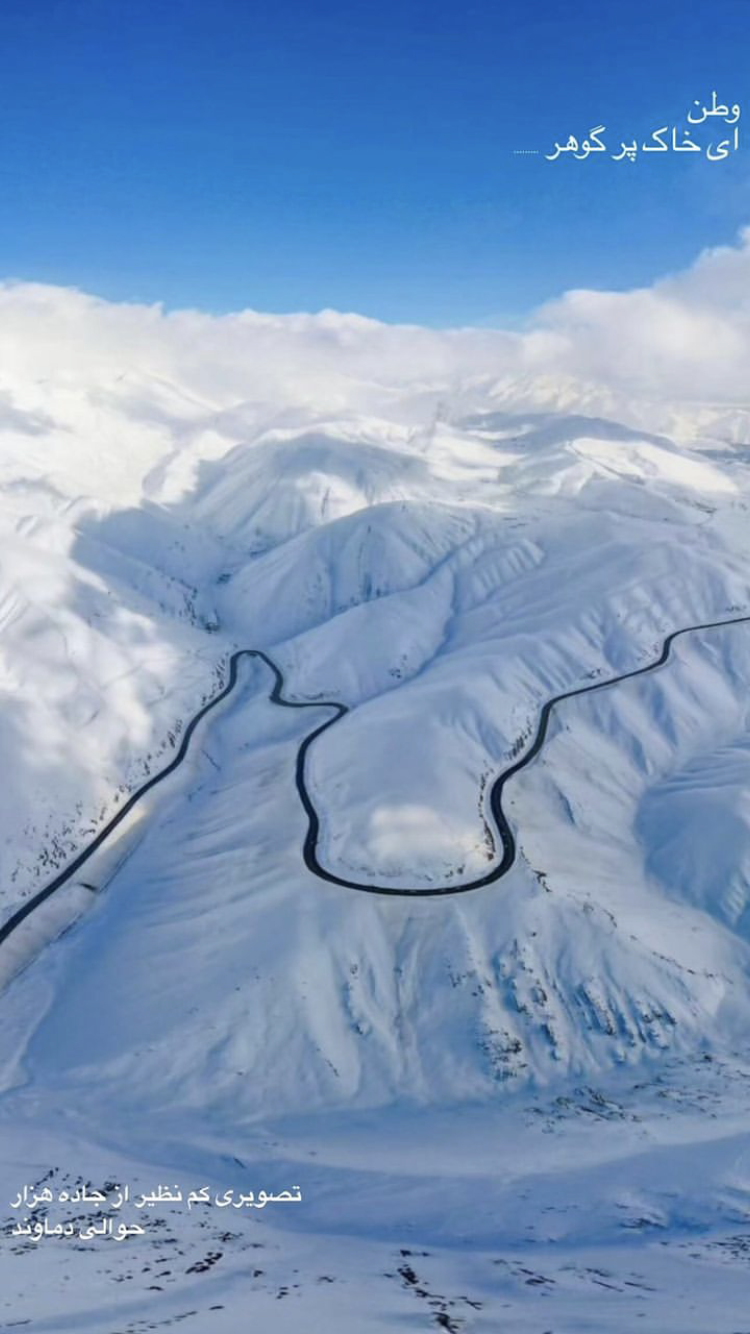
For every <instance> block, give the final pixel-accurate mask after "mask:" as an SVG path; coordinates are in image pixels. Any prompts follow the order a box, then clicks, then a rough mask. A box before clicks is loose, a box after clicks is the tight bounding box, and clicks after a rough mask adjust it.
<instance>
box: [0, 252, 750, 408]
mask: <svg viewBox="0 0 750 1334" xmlns="http://www.w3.org/2000/svg"><path fill="white" fill-rule="evenodd" d="M0 353H1V354H2V362H3V367H4V372H3V380H4V381H5V404H6V406H5V410H4V412H3V422H4V424H5V426H6V427H8V426H12V425H13V424H14V423H13V420H12V414H13V412H16V413H17V412H18V410H19V409H22V408H24V407H25V408H26V409H32V410H33V407H34V404H33V401H32V400H33V398H34V394H33V392H30V391H31V389H32V385H33V384H36V385H37V386H38V385H40V384H41V383H42V382H43V381H45V380H48V379H49V380H52V381H53V382H56V383H57V384H58V385H59V384H60V382H65V381H70V382H72V381H78V382H80V381H81V380H86V381H88V382H89V383H90V382H91V381H95V382H101V380H102V379H105V380H106V378H107V377H108V376H115V375H123V374H131V373H132V374H136V375H137V374H139V373H144V374H148V375H151V376H153V375H156V376H163V377H167V378H169V379H171V380H174V381H176V382H178V383H179V384H181V385H182V386H190V387H191V389H192V391H193V392H194V393H195V394H197V395H199V396H201V395H204V396H206V398H207V399H209V400H210V401H211V403H212V404H213V406H221V407H225V406H226V404H227V403H228V402H232V401H234V400H236V399H238V398H240V399H242V400H245V401H247V400H248V399H249V398H250V397H253V396H258V397H260V398H262V399H264V400H268V401H270V400H273V399H274V398H276V396H277V395H281V396H283V399H284V402H285V403H286V404H292V403H295V402H296V403H300V402H304V403H308V404H309V403H310V402H311V401H314V402H315V405H316V407H317V408H318V409H320V408H321V407H322V408H324V409H326V408H327V409H329V410H330V409H345V408H346V407H352V408H357V409H359V410H361V409H362V407H363V405H364V404H365V403H366V402H367V401H368V400H370V399H371V398H372V394H373V391H374V390H381V391H382V388H383V387H384V386H388V389H389V392H393V391H394V390H398V389H399V388H404V389H406V388H407V387H408V388H409V389H410V390H411V391H414V390H415V389H418V388H420V387H421V388H422V389H424V390H428V389H429V390H434V389H435V388H436V387H438V388H440V389H441V391H442V392H444V393H450V392H451V390H455V391H456V392H461V391H462V390H465V389H466V388H468V387H469V386H472V387H473V388H478V387H479V386H480V384H481V382H482V381H484V380H485V379H491V380H493V381H495V382H502V381H503V380H506V381H508V380H509V381H512V382H514V383H516V384H518V382H519V380H524V379H526V380H527V381H529V382H531V381H533V382H534V383H535V385H536V392H537V393H538V394H539V395H541V398H542V399H544V397H545V391H544V388H543V387H542V386H541V385H540V382H541V381H542V380H543V378H544V377H553V378H555V379H556V380H559V379H563V380H566V381H568V382H571V381H572V382H576V383H578V384H582V385H586V386H588V387H589V389H591V388H593V389H594V390H596V389H599V390H602V391H607V392H609V393H610V394H613V395H615V396H616V398H617V400H618V404H619V400H620V398H621V397H622V399H623V400H624V401H625V402H627V400H628V397H630V398H632V399H647V400H650V401H652V402H654V401H655V402H664V401H667V400H668V401H671V402H683V403H689V402H692V403H696V402H700V403H718V404H722V405H730V404H731V405H743V404H745V403H746V401H747V366H748V363H749V362H750V226H748V227H745V228H743V229H742V231H741V232H740V234H739V236H738V238H737V241H736V244H734V245H732V246H720V247H715V248H711V249H708V250H705V251H703V252H702V253H701V254H700V255H699V256H698V258H697V259H696V260H695V262H694V263H693V264H692V265H691V266H690V267H689V268H687V269H685V270H682V271H680V272H677V273H674V274H671V275H669V276H666V277H663V278H661V279H659V280H658V281H657V282H655V283H654V284H653V285H652V286H650V287H644V288H635V289H632V290H629V291H622V292H620V291H606V290H605V291H595V290H588V289H576V290H572V291H568V292H566V293H565V294H564V295H563V296H561V297H559V298H556V299H554V300H551V301H550V302H548V303H546V304H545V305H543V306H541V307H540V308H539V309H538V310H537V311H536V312H535V314H534V315H533V316H532V318H531V320H530V321H529V323H528V325H527V327H526V329H525V330H523V331H520V332H516V331H504V330H501V329H478V328H455V329H445V330H437V329H432V328H426V327H422V326H418V325H404V324H401V325H392V324H383V323H381V322H379V321H377V320H373V319H370V318H367V317H364V316H360V315H354V314H342V313H338V312H335V311H331V310H324V311H321V312H320V313H318V314H294V315H273V314H263V313H259V312H257V311H254V310H241V311H238V312H236V313H233V314H229V315H218V316H217V315H211V314H206V313H203V312H200V311H198V310H191V309H184V310H175V311H166V310H165V309H164V308H163V306H161V305H159V304H157V305H139V304H126V303H113V302H109V301H106V300H104V299H101V298H98V297H94V296H91V295H88V294H86V293H83V292H81V291H79V290H77V289H75V288H65V287H57V286H50V285H45V284H37V283H28V282H17V281H7V282H5V283H2V284H0ZM21 384H25V386H26V391H25V392H24V393H23V395H22V397H23V399H24V402H23V403H22V402H21V400H20V399H19V398H18V389H19V385H21ZM8 391H10V396H9V392H8ZM29 395H30V396H29ZM382 397H383V396H382V392H381V394H380V402H381V405H382ZM386 397H387V395H386ZM574 398H575V395H574ZM570 406H571V402H570V401H568V402H567V403H566V407H568V408H569V407H570ZM37 407H38V404H37ZM9 414H10V415H9ZM26 420H28V418H26ZM15 424H16V425H18V421H16V423H15Z"/></svg>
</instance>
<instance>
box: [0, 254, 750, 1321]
mask: <svg viewBox="0 0 750 1334" xmlns="http://www.w3.org/2000/svg"><path fill="white" fill-rule="evenodd" d="M748 292H750V234H744V235H743V236H742V237H741V238H740V239H739V241H738V243H737V245H736V246H734V247H727V248H724V249H721V250H717V251H712V252H708V253H707V254H705V255H703V256H701V257H700V258H699V260H698V261H697V262H696V264H695V265H694V266H693V268H692V269H690V270H688V271H687V272H686V273H684V274H679V275H676V276H675V277H673V278H670V279H665V280H663V281H662V282H661V283H657V284H656V285H655V286H654V287H653V288H650V289H648V290H645V289H644V290H643V291H637V292H631V293H617V294H613V293H584V292H575V293H570V294H568V295H567V296H566V297H564V298H562V299H561V300H560V301H558V302H556V303H554V304H552V305H551V306H549V307H547V308H545V309H544V310H542V311H541V312H539V315H538V317H537V318H536V319H535V321H534V322H533V323H532V324H530V326H529V327H528V328H527V329H526V330H524V331H522V332H518V333H502V332H495V331H490V330H456V331H451V332H439V331H434V330H428V329H418V328H409V327H405V326H404V327H396V326H393V327H390V326H385V325H381V324H378V323H376V322H374V321H370V320H366V319H363V318H361V317H358V316H349V315H337V314H334V313H332V312H324V313H322V314H320V315H318V316H263V315H258V314H254V313H251V312H244V313H242V314H238V315H235V316H226V317H211V316H206V315H201V314H199V313H197V312H177V313H174V314H165V313H164V312H163V311H162V310H161V309H160V308H151V307H148V308H146V307H139V306H135V305H134V306H118V305H112V304H108V303H106V302H104V301H100V300H96V299H94V298H91V297H87V296H84V295H82V294H81V293H78V292H74V291H69V290H64V289H56V288H51V287H43V286H34V285H29V284H6V285H5V286H3V287H0V758H1V760H2V772H3V776H4V781H3V801H2V803H1V804H0V929H1V928H2V923H3V921H7V920H9V919H10V918H11V916H12V915H13V914H14V913H15V912H17V910H18V909H19V908H20V907H22V906H23V904H24V903H26V902H28V901H29V900H30V898H31V897H32V896H33V895H35V894H36V893H37V892H38V891H39V890H40V889H41V888H42V887H43V886H44V885H45V884H46V883H48V882H49V881H50V880H51V878H52V877H53V876H55V875H56V874H57V873H58V872H59V871H61V870H62V869H64V867H65V866H66V864H68V863H70V862H71V861H72V860H73V859H74V858H75V857H76V856H77V854H78V853H79V852H80V851H81V850H82V849H83V848H85V847H86V846H87V845H88V844H89V843H90V842H91V840H92V839H93V838H95V837H96V835H97V832H98V831H100V830H101V829H102V828H103V827H104V826H106V824H107V822H108V821H109V820H111V819H112V817H113V816H114V815H116V813H117V810H118V807H119V806H122V805H123V804H124V803H125V802H126V801H127V800H128V797H129V795H130V794H131V793H132V792H134V791H135V790H136V789H138V787H139V786H140V785H142V784H143V783H144V781H145V780H146V779H148V778H149V777H150V776H152V775H154V774H156V773H157V772H159V770H160V769H162V768H164V767H165V766H166V765H168V764H169V763H170V760H171V758H172V757H173V756H174V755H175V753H176V751H177V749H178V748H179V746H180V741H181V737H182V736H183V735H184V732H185V728H186V727H187V725H188V724H189V722H190V719H191V718H192V717H193V716H194V715H195V714H196V713H197V712H198V711H199V710H200V709H201V707H202V706H203V705H204V704H205V703H206V702H207V701H209V700H210V699H211V698H212V697H213V696H214V695H215V694H216V693H218V692H219V691H220V689H221V688H222V685H223V684H224V683H225V682H226V677H227V669H228V664H229V661H230V658H231V655H232V654H233V653H234V652H235V651H237V650H238V649H242V648H257V649H262V650H263V651H264V653H265V654H267V655H268V657H269V658H270V659H271V660H272V661H273V662H274V663H275V664H276V665H277V667H278V669H279V671H280V672H281V673H282V674H283V679H284V691H285V695H286V697H287V698H288V699H289V700H292V701H298V702H305V703H312V704H314V703H315V702H316V701H321V704H320V708H319V709H316V708H307V709H299V710H296V709H286V708H279V707H278V706H277V705H276V704H274V702H273V701H272V700H271V699H269V695H270V692H271V688H272V685H273V679H272V675H271V672H270V671H269V668H268V667H267V665H266V664H265V663H264V662H263V661H262V660H260V659H255V660H248V659H246V660H244V661H243V662H242V663H241V665H240V667H239V671H238V681H237V685H236V687H235V689H234V690H233V691H232V692H231V694H230V695H229V696H228V697H227V698H226V700H225V701H224V702H223V703H222V704H221V705H219V706H218V707H217V708H216V709H215V710H214V711H212V712H211V713H209V714H208V715H207V716H206V717H205V719H204V720H203V722H201V724H200V725H199V726H198V728H197V729H196V731H195V734H194V736H193V737H192V739H191V743H190V747H189V749H188V753H187V758H186V760H185V762H184V763H183V764H181V765H180V766H179V768H178V769H177V770H176V771H175V772H174V773H173V774H172V775H170V776H169V777H168V778H166V779H165V780H164V782H163V783H160V784H159V785H158V786H157V787H155V788H154V789H152V791H151V792H150V793H149V794H148V795H147V796H146V797H144V799H143V802H142V804H141V805H140V806H138V807H137V808H136V811H135V812H134V816H133V818H132V819H130V820H129V821H128V822H127V827H125V825H123V828H122V829H121V830H120V831H119V833H118V836H117V838H113V839H112V840H111V841H109V840H105V842H104V844H103V845H102V847H101V848H100V849H99V850H98V851H97V852H96V853H95V854H94V855H93V856H92V857H91V858H90V859H89V860H88V861H87V862H86V864H85V868H84V869H81V871H80V876H78V875H75V876H73V877H72V878H71V879H70V880H69V881H68V882H67V884H66V885H65V887H64V889H61V891H60V893H59V895H53V896H52V897H51V898H49V899H48V900H47V901H46V903H45V904H43V905H42V906H40V907H39V909H38V910H37V911H36V912H33V913H31V914H30V915H29V916H28V917H27V918H26V919H25V922H24V924H23V928H19V930H18V932H14V933H13V934H12V935H10V936H9V937H8V938H7V939H5V940H3V941H2V943H1V944H0V982H1V983H2V985H3V987H4V990H3V991H2V993H0V1124H1V1125H2V1134H1V1137H0V1183H1V1187H2V1197H1V1198H0V1222H1V1223H2V1234H1V1235H0V1330H1V1329H6V1328H8V1329H9V1328H14V1327H16V1326H19V1325H20V1326H23V1328H24V1329H28V1330H29V1334H41V1332H42V1331H45V1332H46V1331H49V1334H57V1331H67V1330H70V1331H76V1334H78V1331H90V1334H125V1332H126V1331H127V1334H141V1332H142V1331H146V1330H151V1329H156V1330H161V1329H162V1328H165V1329H166V1328H168V1327H170V1326H171V1325H173V1324H180V1327H181V1328H184V1330H185V1331H186V1334H213V1332H214V1331H216V1332H217V1334H223V1331H227V1334H229V1331H232V1334H241V1332H244V1331H246V1330H247V1329H248V1328H250V1327H251V1326H252V1325H253V1324H254V1323H256V1324H258V1325H259V1326H260V1327H262V1328H263V1329H268V1330H273V1331H274V1334H275V1332H276V1331H278V1332H279V1334H283V1332H284V1331H286V1330H294V1331H296V1332H297V1331H303V1332H306V1331H308V1330H309V1331H317V1330H318V1329H323V1328H327V1329H329V1330H332V1331H335V1332H336V1334H338V1331H341V1334H360V1331H361V1334H370V1331H372V1334H375V1331H381V1330H382V1331H385V1330H394V1331H409V1330H414V1331H417V1330H420V1329H424V1330H426V1331H429V1330H430V1329H441V1328H442V1329H446V1330H449V1331H453V1332H454V1334H464V1331H465V1332H466V1334H490V1331H492V1332H493V1334H494V1332H495V1331H501V1330H502V1331H506V1330H507V1331H509V1332H510V1331H513V1332H514V1334H515V1332H516V1331H520V1332H523V1334H525V1332H526V1331H528V1332H529V1334H532V1332H533V1334H544V1332H545V1331H550V1334H552V1332H554V1334H583V1332H584V1331H596V1332H597V1334H599V1331H603V1330H612V1331H617V1332H618V1334H626V1332H627V1334H629V1332H630V1331H632V1330H638V1329H645V1330H649V1331H650V1330H653V1331H657V1330H658V1331H665V1334H666V1332H667V1331H668V1332H669V1334H733V1332H734V1334H737V1332H738V1331H744V1330H747V1329H750V1314H748V1312H750V1133H749V1132H748V1112H749V1111H750V1050H748V1032H749V1031H750V976H749V974H748V966H749V964H750V953H749V945H750V742H749V740H748V724H749V723H750V704H748V699H749V698H750V623H742V622H741V620H740V618H741V617H743V616H747V617H749V618H750V523H748V514H749V512H750V392H748V391H747V388H746V381H747V366H748V364H749V359H750V318H749V312H750V298H749V297H748V296H747V293H748ZM738 293H739V295H738ZM743 293H744V295H743ZM733 620H734V621H735V622H737V623H735V624H727V625H724V626H723V627H717V628H713V629H708V630H696V631H695V632H693V633H690V634H686V635H683V636H681V637H680V638H679V639H678V640H676V641H675V643H674V645H673V647H672V651H671V654H670V657H669V659H668V661H666V662H664V663H663V664H662V665H661V666H658V667H656V668H655V669H654V670H653V671H649V672H644V673H642V674H641V675H638V676H635V677H632V678H631V679H626V680H623V681H620V682H619V683H618V684H616V685H613V686H611V687H610V688H603V689H601V690H596V691H592V692H590V693H586V694H581V695H578V696H577V697H575V698H572V699H568V700H564V701H562V702H561V703H560V704H559V706H558V707H557V708H556V709H555V711H554V713H553V715H552V716H551V719H550V724H549V729H548V734H547V736H546V739H545V742H544V745H543V747H542V749H541V751H540V753H539V754H538V755H537V756H536V758H535V759H534V760H533V762H532V763H531V764H529V765H528V767H526V768H524V769H523V770H522V771H520V772H519V773H518V774H517V775H515V776H514V777H513V778H512V779H511V780H510V781H509V782H508V784H507V787H506V788H505V790H504V794H503V804H504V809H505V813H506V816H507V819H508V821H509V823H510V826H511V827H512V829H513V832H514V836H515V841H516V859H515V862H514V864H513V865H512V867H511V868H510V870H509V871H508V873H507V874H506V875H503V876H502V878H500V879H498V880H497V881H495V882H494V883H491V884H488V885H487V886H485V887H484V888H481V889H478V890H474V891H470V892H467V893H461V894H450V893H448V894H441V895H437V896H429V895H428V896H423V895H415V894H414V893H413V891H414V890H415V889H422V890H426V889H434V888H437V887H442V888H446V889H452V888H456V887H460V886H461V885H462V884H463V883H466V882H467V881H471V880H472V879H476V878H480V877H482V876H483V875H484V874H485V873H486V872H487V871H488V870H489V869H491V868H492V867H493V866H496V865H497V864H498V862H499V860H500V859H501V857H502V852H503V848H502V839H501V838H500V835H499V831H498V828H497V825H496V823H495V821H494V820H493V818H492V812H491V809H490V793H491V790H492V784H493V781H494V779H495V778H496V777H497V776H498V774H500V773H501V772H502V771H503V770H504V769H506V768H507V767H508V766H509V765H510V764H511V763H512V762H513V761H514V759H515V758H517V757H518V756H521V755H523V753H524V749H525V748H526V747H528V745H529V744H530V741H531V739H532V738H533V736H534V734H535V732H536V728H537V726H538V721H539V717H540V711H541V709H542V707H543V705H544V704H545V702H546V701H547V700H549V699H550V698H552V697H553V696H558V695H561V694H565V693H566V692H569V691H573V690H575V689H577V688H579V687H584V686H586V685H587V684H592V683H594V682H597V681H604V680H607V679H609V678H613V677H618V676H622V675H624V674H627V673H629V672H633V671H636V670H637V669H638V668H641V667H644V666H646V665H647V664H649V663H652V662H654V661H655V660H656V659H658V658H659V655H660V653H661V650H662V645H663V643H664V640H665V639H666V637H667V636H668V635H670V634H671V633H672V632H673V631H676V630H681V629H683V628H686V627H689V626H700V625H704V624H706V623H708V622H716V621H727V622H728V621H733ZM323 701H338V702H339V703H341V704H343V705H346V706H347V710H348V711H347V712H346V714H345V715H344V716H343V717H342V718H341V719H340V720H339V721H337V722H336V723H335V725H333V726H331V727H330V728H328V729H326V730H325V731H324V732H323V733H322V734H321V735H320V737H319V738H318V739H316V740H315V741H314V742H313V744H312V746H311V747H310V750H309V752H308V754H307V759H306V778H307V785H308V789H309V792H310V796H311V798H312V800H313V801H314V803H315V807H316V810H317V812H318V815H319V819H320V832H319V842H318V855H319V857H320V861H321V863H322V864H323V865H324V866H325V867H326V868H327V869H329V870H330V871H331V872H333V873H334V874H336V875H338V876H339V877H341V878H342V879H344V880H349V881H352V882H354V883H356V884H358V885H360V886H361V888H359V889H353V888H346V887H343V886H341V885H336V884H332V883H327V882H325V881H324V880H322V879H320V878H319V877H318V876H316V875H315V874H313V873H312V872H311V870H309V869H308V868H307V866H306V865H305V862H304V861H303V857H302V848H303V843H304V840H305V834H306V831H307V827H308V818H307V814H306V812H305V810H304V808H303V805H302V803H301V802H300V799H299V794H298V791H297V788H296V786H295V766H296V764H297V756H298V751H299V747H300V745H301V743H302V741H303V740H304V738H305V736H306V735H307V734H308V733H309V732H310V731H311V730H312V729H314V728H317V727H318V726H320V724H321V723H323V722H324V721H325V720H326V719H327V718H328V717H330V708H328V707H327V706H326V704H325V703H323ZM368 885H378V886H388V887H391V888H393V889H396V890H399V889H400V890H402V891H403V893H401V894H395V895H377V894H370V893H367V892H366V887H367V886H368ZM410 891H412V892H410ZM79 1179H80V1180H83V1181H86V1182H88V1183H93V1184H94V1185H96V1184H97V1183H98V1184H99V1185H103V1183H105V1182H109V1183H113V1182H116V1183H123V1182H129V1183H131V1184H132V1186H133V1188H134V1189H136V1188H137V1189H139V1190H146V1189H148V1188H149V1186H150V1185H151V1186H153V1185H155V1184H156V1183H158V1182H169V1183H171V1185H172V1186H173V1187H175V1189H176V1187H177V1185H179V1187H180V1190H181V1191H182V1192H184V1193H185V1195H186V1196H187V1193H188V1192H189V1190H191V1189H197V1188H200V1187H203V1186H208V1187H209V1188H210V1190H211V1191H219V1192H220V1191H222V1190H229V1189H234V1190H238V1191H241V1190H243V1189H249V1188H254V1189H257V1187H258V1186H264V1183H265V1186H268V1184H269V1183H270V1187H271V1188H272V1189H274V1190H280V1189H282V1188H287V1187H289V1186H290V1185H292V1184H293V1185H295V1186H298V1187H299V1190H300V1192H301V1195H302V1199H301V1201H300V1202H298V1203H297V1204H295V1206H294V1207H291V1206H286V1207H281V1206H280V1205H279V1206H276V1207H275V1208H274V1206H272V1205H269V1207H268V1209H267V1210H266V1211H265V1212H264V1213H263V1214H262V1215H260V1214H257V1213H256V1214H253V1213H252V1211H248V1210H245V1211H244V1212H243V1211H241V1210H240V1211H236V1210H235V1211H234V1212H233V1214H232V1217H231V1218H229V1219H228V1218H227V1215H226V1213H224V1214H221V1213H219V1212H217V1209H216V1207H214V1206H206V1207H205V1209H200V1208H199V1209H196V1210H195V1211H193V1212H190V1211H185V1210H177V1211H174V1210H172V1209H171V1208H169V1207H166V1206H165V1207H163V1208H161V1210H159V1209H157V1210H155V1211H154V1210H152V1211H151V1213H150V1215H149V1219H150V1228H149V1229H147V1235H146V1236H143V1237H133V1238H130V1239H127V1240H126V1241H123V1242H119V1243H118V1242H115V1241H114V1240H113V1239H112V1238H104V1237H102V1238H94V1239H93V1240H90V1241H87V1240H80V1239H79V1240H78V1241H73V1240H71V1238H70V1237H66V1236H56V1237H43V1238H42V1239H41V1240H35V1239H33V1238H31V1237H29V1236H28V1235H24V1234H15V1235H14V1227H16V1226H17V1224H18V1222H19V1216H18V1211H17V1210H16V1211H15V1213H14V1210H13V1208H11V1205H10V1202H11V1200H12V1198H13V1197H14V1196H15V1195H16V1194H17V1192H19V1191H20V1190H21V1189H22V1187H23V1185H24V1183H28V1184H29V1185H30V1186H34V1185H36V1187H37V1189H39V1188H40V1183H42V1182H44V1181H46V1182H53V1183H54V1184H55V1185H56V1186H57V1187H59V1188H61V1189H62V1188H63V1187H64V1188H65V1189H67V1190H70V1189H71V1188H72V1185H73V1184H74V1183H75V1182H76V1181H77V1180H79ZM61 1208H62V1206H61ZM41 1216H42V1215H41V1214H35V1215H33V1216H32V1223H33V1221H34V1220H35V1219H36V1218H39V1217H41ZM50 1216H51V1215H50ZM69 1216H70V1208H69V1209H68V1213H67V1214H66V1213H65V1209H64V1208H62V1213H60V1212H59V1211H58V1214H57V1215H56V1217H57V1218H58V1219H60V1218H66V1217H69ZM25 1217H26V1216H24V1218H25ZM24 1218H22V1219H21V1222H23V1221H24Z"/></svg>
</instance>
